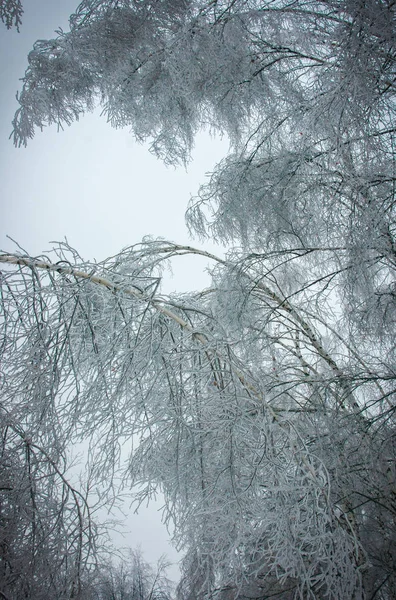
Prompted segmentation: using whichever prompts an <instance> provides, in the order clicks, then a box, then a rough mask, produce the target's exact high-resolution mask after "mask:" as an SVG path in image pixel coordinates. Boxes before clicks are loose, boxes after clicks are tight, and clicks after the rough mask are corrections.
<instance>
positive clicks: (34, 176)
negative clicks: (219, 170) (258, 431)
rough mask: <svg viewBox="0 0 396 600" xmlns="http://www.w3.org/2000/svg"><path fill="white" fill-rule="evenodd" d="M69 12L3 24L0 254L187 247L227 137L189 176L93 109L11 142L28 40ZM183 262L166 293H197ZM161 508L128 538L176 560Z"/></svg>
mask: <svg viewBox="0 0 396 600" xmlns="http://www.w3.org/2000/svg"><path fill="white" fill-rule="evenodd" d="M76 6H77V3H76V2H73V1H70V0H33V1H32V0H30V1H29V0H26V6H25V14H24V19H23V24H22V27H21V32H20V33H19V34H18V33H17V32H16V31H7V30H6V29H5V27H4V26H2V27H1V26H0V70H1V86H0V104H1V111H0V176H1V184H2V186H1V213H0V248H1V249H2V250H5V251H13V250H14V249H15V246H14V245H13V244H12V243H11V242H10V240H8V239H7V238H6V235H10V236H11V237H12V238H14V239H15V240H17V242H19V243H20V244H21V245H22V246H23V247H24V248H25V249H26V250H27V251H28V252H29V253H30V254H31V255H37V254H40V253H42V252H43V251H46V250H48V249H49V248H50V246H51V244H50V242H51V241H60V240H62V239H64V238H65V236H66V237H67V239H68V241H69V243H70V244H71V245H72V246H74V247H75V248H76V249H77V250H78V251H79V253H80V255H82V256H83V257H85V258H87V259H96V260H101V259H104V258H106V257H107V256H111V255H114V254H115V253H116V252H118V251H119V250H121V249H122V248H123V247H125V246H128V245H131V244H134V243H136V242H139V241H140V240H141V238H142V237H143V236H144V235H147V234H150V235H152V236H154V237H164V238H167V239H170V240H173V241H176V242H179V243H192V241H191V239H189V237H188V233H187V229H186V226H185V223H184V212H185V209H186V206H187V203H188V200H189V198H190V195H191V194H193V193H195V192H196V191H197V189H198V186H199V183H200V182H202V181H203V179H204V174H205V173H206V172H208V171H210V170H211V169H212V168H213V166H214V164H215V163H216V162H217V161H218V160H220V159H221V158H222V156H223V155H224V154H225V151H226V149H227V144H226V142H225V141H221V140H213V139H211V138H209V136H208V135H205V134H202V135H201V136H199V139H198V141H197V145H196V150H195V153H194V161H193V163H192V164H191V166H190V168H189V169H188V172H186V171H185V170H184V169H177V170H175V169H171V168H166V167H165V166H164V165H162V163H160V162H159V161H158V160H157V159H156V158H154V157H153V156H152V155H150V153H149V152H148V150H147V147H144V146H141V145H138V144H137V143H136V142H135V141H134V139H133V137H132V136H131V135H130V133H129V132H128V130H114V129H112V128H111V127H110V126H109V125H108V124H107V123H106V121H105V119H103V118H100V116H99V111H98V112H97V113H96V114H89V115H87V116H85V117H84V118H83V119H82V120H81V121H79V122H78V123H74V124H73V125H72V126H71V127H70V128H67V129H66V130H64V131H61V132H57V131H56V127H52V128H47V129H45V130H44V132H43V133H41V132H38V133H37V135H36V137H35V138H34V139H33V140H32V141H31V142H30V143H29V145H28V147H27V148H20V149H16V148H14V147H13V145H12V142H11V141H10V140H9V139H8V137H9V135H10V133H11V129H12V127H11V120H12V117H13V115H14V112H15V110H16V108H17V104H16V100H15V94H16V91H17V90H18V89H19V88H20V82H19V79H20V78H21V77H23V74H24V71H25V69H26V66H27V54H28V52H29V50H30V49H31V48H32V45H33V43H34V41H35V40H37V39H40V38H41V39H48V38H51V37H54V31H55V29H58V28H59V27H62V28H63V29H65V30H67V29H68V17H69V14H70V13H71V12H72V11H73V9H74V8H75V7H76ZM195 245H199V244H198V243H195ZM205 248H206V249H209V250H212V249H213V247H212V246H208V245H206V246H205ZM180 261H181V262H180V263H179V264H180V266H179V267H177V266H174V277H173V279H169V280H168V281H167V282H166V289H168V290H171V289H177V290H179V291H184V290H189V289H196V288H200V287H204V286H205V285H206V283H207V275H206V274H205V261H204V260H202V259H200V258H188V259H180ZM183 261H184V262H183ZM187 261H188V262H187ZM187 265H188V266H187ZM160 504H161V503H160V502H158V505H157V507H154V509H153V508H150V509H144V510H143V509H142V510H141V511H140V513H139V516H138V518H135V519H131V520H130V521H129V528H130V530H131V534H128V536H127V537H126V539H125V543H126V544H127V543H130V544H131V545H132V546H136V545H139V544H140V545H141V547H142V549H143V551H144V553H145V556H146V558H147V559H148V560H150V561H153V560H156V559H157V558H158V557H159V556H160V555H161V554H162V553H163V552H167V553H168V554H169V555H170V556H171V557H172V558H176V554H175V553H174V552H172V551H171V549H170V547H169V545H168V543H167V539H168V537H169V536H168V534H167V532H166V530H165V528H164V526H162V525H161V519H160V514H159V513H158V508H159V506H160Z"/></svg>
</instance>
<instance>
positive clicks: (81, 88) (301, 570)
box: [0, 0, 396, 600]
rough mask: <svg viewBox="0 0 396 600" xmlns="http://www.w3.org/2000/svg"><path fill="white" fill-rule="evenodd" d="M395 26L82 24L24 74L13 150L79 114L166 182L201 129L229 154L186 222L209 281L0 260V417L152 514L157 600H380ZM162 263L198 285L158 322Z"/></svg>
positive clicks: (154, 270)
mask: <svg viewBox="0 0 396 600" xmlns="http://www.w3.org/2000/svg"><path fill="white" fill-rule="evenodd" d="M394 19H395V7H394V5H393V3H391V2H387V1H385V0H370V1H369V2H367V1H366V2H363V1H360V0H345V1H343V2H341V1H338V0H334V1H331V2H314V3H313V2H308V1H304V0H301V1H298V2H292V3H290V2H285V1H283V0H279V1H278V0H276V1H275V2H266V1H265V2H255V1H253V0H243V1H242V0H237V1H233V2H222V1H214V2H200V1H198V0H197V1H195V2H184V1H182V0H174V1H173V0H172V1H171V2H154V1H150V0H145V1H144V2H132V1H127V0H126V1H125V2H120V1H115V2H109V1H108V0H107V1H104V0H97V1H95V2H92V1H88V0H87V1H83V2H82V3H81V4H80V6H79V7H78V9H77V10H76V13H75V14H74V15H72V16H71V19H70V31H69V32H66V33H63V32H61V33H60V34H59V35H58V37H57V38H55V39H53V40H49V41H40V42H37V43H36V45H35V47H34V49H33V50H32V52H31V54H30V55H29V67H28V70H27V72H26V75H25V79H24V85H23V89H22V92H21V94H20V96H19V103H20V108H19V109H18V111H17V113H16V116H15V120H14V141H15V143H16V144H18V145H20V144H25V143H27V141H28V140H29V138H31V137H32V136H33V135H34V132H35V129H36V128H43V127H44V126H45V125H48V124H51V123H56V124H57V125H58V126H59V127H62V125H64V124H70V123H71V122H72V121H73V120H77V119H78V118H79V117H80V116H81V115H82V114H83V113H84V112H85V111H87V110H92V109H93V108H94V107H95V106H97V105H99V104H101V105H102V109H103V111H104V114H105V115H106V116H107V118H108V120H109V121H110V123H111V124H112V125H113V126H117V127H119V126H129V127H130V128H131V129H132V132H133V134H134V135H135V137H136V138H137V139H138V140H150V142H151V150H152V151H153V152H154V153H156V154H157V155H158V157H159V158H161V159H163V160H165V162H167V163H170V164H177V163H179V162H184V163H186V162H188V159H189V156H190V152H191V149H192V147H193V143H194V136H195V134H196V132H197V131H198V130H199V129H200V128H201V127H204V126H206V127H209V128H211V129H212V130H213V131H215V132H217V133H220V134H227V135H228V137H229V139H230V153H229V155H228V156H227V157H225V159H224V160H223V161H222V162H221V163H220V164H219V165H218V166H217V167H216V169H215V170H214V172H213V173H212V175H211V176H210V178H209V179H208V180H207V181H206V183H204V184H203V186H202V187H201V189H200V191H199V193H198V195H197V197H196V198H194V199H193V200H192V201H191V203H190V205H189V207H188V210H187V221H188V224H189V226H190V228H191V231H192V232H193V233H194V234H196V235H197V236H200V237H201V239H205V238H207V237H209V236H210V237H212V238H214V239H215V240H217V241H221V242H223V243H227V244H229V252H228V255H227V257H226V258H219V257H216V256H213V255H211V254H209V253H208V252H206V251H205V250H200V249H196V248H193V247H189V246H180V245H177V244H175V243H172V242H165V241H163V240H151V239H149V238H147V239H146V240H144V241H143V242H142V243H141V244H137V245H135V246H132V247H130V248H127V249H125V250H123V251H122V252H121V253H120V254H119V255H117V256H115V257H113V258H111V259H108V260H107V261H104V262H103V263H95V262H87V261H84V260H83V259H82V258H81V257H80V256H79V255H78V253H77V252H76V251H75V250H73V249H71V248H69V247H68V246H67V245H65V244H61V245H59V246H58V247H57V248H55V249H54V251H53V252H54V253H55V254H54V255H52V256H51V257H30V256H28V255H26V254H24V253H23V252H18V253H14V254H10V253H4V254H3V255H2V256H0V261H1V262H2V263H4V269H3V271H2V290H3V296H2V302H3V303H2V308H3V318H2V326H3V328H4V336H3V339H4V343H3V346H2V351H3V358H2V364H3V365H4V366H3V372H4V377H3V380H2V386H3V399H4V400H3V401H4V402H5V406H8V407H12V408H11V409H10V410H12V413H13V414H15V415H17V419H18V421H17V422H18V423H23V424H24V428H25V429H24V430H27V431H28V432H29V433H28V435H29V436H37V435H38V436H39V437H40V443H42V445H43V447H48V445H50V444H51V443H52V442H51V440H54V439H56V440H59V441H60V442H58V443H60V446H61V447H62V448H63V447H66V441H67V442H68V443H70V442H71V441H73V440H75V441H76V442H77V441H81V440H86V441H88V442H89V444H90V448H91V450H90V463H91V467H92V471H91V472H92V473H93V475H92V476H93V477H95V478H96V481H98V482H100V483H101V484H103V483H104V482H105V483H106V486H107V487H106V489H107V493H108V497H109V500H110V498H111V494H112V493H113V492H114V489H115V486H116V482H117V481H118V480H120V479H121V480H122V481H124V483H125V482H128V485H131V486H132V488H133V489H134V490H135V499H136V502H137V503H139V502H145V501H147V500H149V499H150V498H151V497H152V496H154V495H155V494H156V493H157V492H159V491H160V492H161V493H162V494H163V495H164V498H165V507H164V519H165V522H166V523H168V524H169V526H171V527H172V529H173V530H174V542H175V544H176V545H177V546H178V547H179V548H180V549H182V550H184V552H185V558H184V561H183V574H182V580H181V582H180V584H179V587H178V596H179V598H180V600H187V599H192V598H222V599H224V600H225V599H230V598H237V597H240V598H266V597H270V596H271V595H274V594H276V595H277V597H279V598H283V599H284V600H287V599H289V598H290V599H291V598H315V599H316V598H317V599H326V600H330V599H332V600H343V599H345V598H351V599H352V598H354V599H356V600H358V599H360V598H372V599H374V598H375V599H377V600H378V599H383V600H388V599H390V598H392V597H393V596H392V594H393V590H394V588H395V586H396V582H395V570H394V564H395V558H396V557H395V551H394V548H395V537H396V531H395V510H396V508H395V466H394V465H395V437H394V426H395V425H394V416H395V415H394V381H395V355H394V335H395V317H394V315H395V311H394V307H395V294H394V286H395V241H394V233H395V219H394V214H395V213H394V181H395V175H394V132H395V131H394V106H395V102H394V90H395V83H394V82H395V71H394V69H395V62H394V56H395V54H394V53H395V45H394V41H395V35H394V31H395V28H394ZM185 254H201V255H203V256H205V257H206V258H207V260H208V261H209V262H210V264H211V276H212V284H211V286H210V287H209V288H208V289H206V290H202V291H200V292H196V293H194V294H191V293H190V294H179V295H173V296H170V297H167V296H165V295H164V294H163V293H162V290H161V273H162V268H163V266H164V265H165V264H166V261H168V260H176V259H177V257H178V256H180V255H185ZM16 365H17V366H16ZM37 365H38V366H37ZM32 439H33V437H32Z"/></svg>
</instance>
